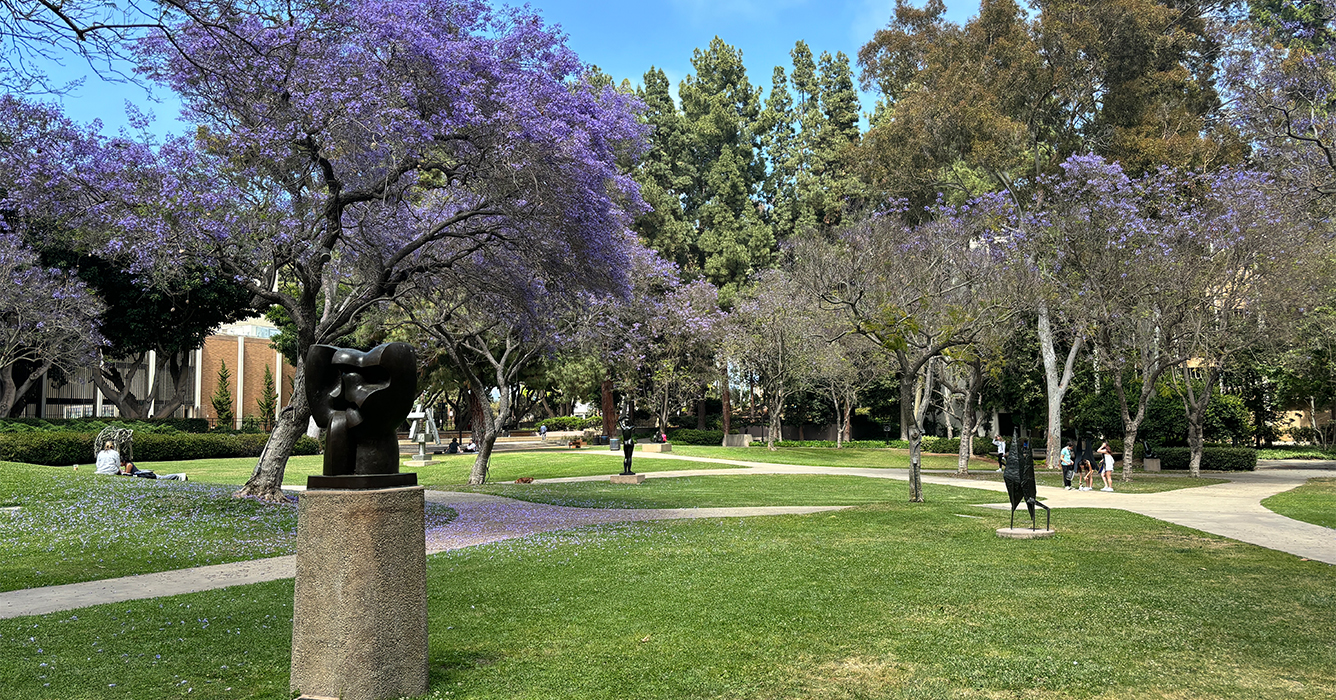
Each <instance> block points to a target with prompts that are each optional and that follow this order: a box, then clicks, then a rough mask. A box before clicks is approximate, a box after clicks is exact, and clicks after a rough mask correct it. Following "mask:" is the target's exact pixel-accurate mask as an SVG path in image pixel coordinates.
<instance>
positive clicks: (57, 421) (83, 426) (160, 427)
mask: <svg viewBox="0 0 1336 700" xmlns="http://www.w3.org/2000/svg"><path fill="white" fill-rule="evenodd" d="M108 425H115V426H117V427H121V428H130V429H131V430H133V431H135V433H136V434H138V433H207V432H209V421H208V420H206V419H204V418H149V419H146V420H120V419H116V418H0V433H20V432H31V431H44V432H73V433H97V432H100V431H101V430H102V429H103V428H105V427H107V426H108Z"/></svg>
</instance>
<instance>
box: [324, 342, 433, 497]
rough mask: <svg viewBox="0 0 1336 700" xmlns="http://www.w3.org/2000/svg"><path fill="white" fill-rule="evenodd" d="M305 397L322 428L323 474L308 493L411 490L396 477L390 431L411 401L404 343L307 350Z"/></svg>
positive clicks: (407, 480) (413, 376) (412, 364)
mask: <svg viewBox="0 0 1336 700" xmlns="http://www.w3.org/2000/svg"><path fill="white" fill-rule="evenodd" d="M305 378H306V397H307V400H308V401H309V402H310V404H311V416H312V417H313V418H314V419H315V422H316V425H318V426H320V427H321V428H323V429H325V430H326V431H328V432H327V434H326V437H325V463H324V474H323V475H321V476H310V477H307V482H306V485H307V487H308V488H324V489H378V488H389V487H393V486H414V485H416V484H417V474H413V473H400V472H399V439H398V434H397V432H396V430H397V429H398V427H399V424H401V423H403V421H404V418H405V417H407V416H408V411H409V409H411V408H412V406H413V398H414V397H416V396H417V359H416V357H415V355H414V353H413V347H412V346H411V345H409V344H408V343H386V344H384V345H378V346H376V347H374V348H372V349H371V350H368V351H366V352H361V351H359V350H351V349H348V348H336V347H334V346H332V345H313V346H311V350H310V352H308V353H307V355H306V367H305Z"/></svg>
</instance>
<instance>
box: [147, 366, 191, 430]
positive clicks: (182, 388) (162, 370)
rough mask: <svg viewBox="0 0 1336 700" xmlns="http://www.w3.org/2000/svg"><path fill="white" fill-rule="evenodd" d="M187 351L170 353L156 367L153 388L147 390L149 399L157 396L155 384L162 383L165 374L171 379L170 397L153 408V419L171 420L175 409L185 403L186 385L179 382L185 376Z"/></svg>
mask: <svg viewBox="0 0 1336 700" xmlns="http://www.w3.org/2000/svg"><path fill="white" fill-rule="evenodd" d="M188 352H190V351H189V350H184V351H182V352H176V353H172V354H171V355H168V356H167V357H165V358H164V359H163V361H162V362H161V363H159V365H158V370H157V373H156V376H155V378H154V380H153V381H154V386H153V387H152V388H151V389H150V390H149V394H148V395H149V397H150V399H151V397H153V396H157V395H158V392H157V386H156V385H157V384H158V383H159V382H161V381H162V377H163V375H164V374H166V375H167V376H168V377H171V379H172V390H173V391H172V396H171V398H169V399H168V400H166V401H164V402H163V403H162V404H160V405H158V406H156V407H155V410H154V412H153V417H154V418H171V417H172V414H173V413H176V409H178V408H180V407H181V405H182V404H184V403H185V402H186V383H185V382H183V381H181V380H182V379H183V378H184V376H183V375H185V370H186V367H187V365H188V364H189V361H188V359H187V358H186V353H188Z"/></svg>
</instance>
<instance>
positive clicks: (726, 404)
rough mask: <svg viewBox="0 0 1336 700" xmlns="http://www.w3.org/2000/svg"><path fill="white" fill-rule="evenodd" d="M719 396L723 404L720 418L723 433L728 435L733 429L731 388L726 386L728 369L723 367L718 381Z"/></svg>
mask: <svg viewBox="0 0 1336 700" xmlns="http://www.w3.org/2000/svg"><path fill="white" fill-rule="evenodd" d="M719 389H720V391H719V397H720V402H721V404H722V406H723V416H721V419H722V421H723V424H724V435H728V433H729V431H731V430H732V429H733V389H732V388H731V387H730V386H728V369H727V368H725V369H724V377H723V379H722V380H721V381H720V382H719Z"/></svg>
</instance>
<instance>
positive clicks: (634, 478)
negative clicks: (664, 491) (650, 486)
mask: <svg viewBox="0 0 1336 700" xmlns="http://www.w3.org/2000/svg"><path fill="white" fill-rule="evenodd" d="M611 481H612V483H614V484H635V485H640V484H643V483H645V475H644V474H613V475H612V479H611Z"/></svg>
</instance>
